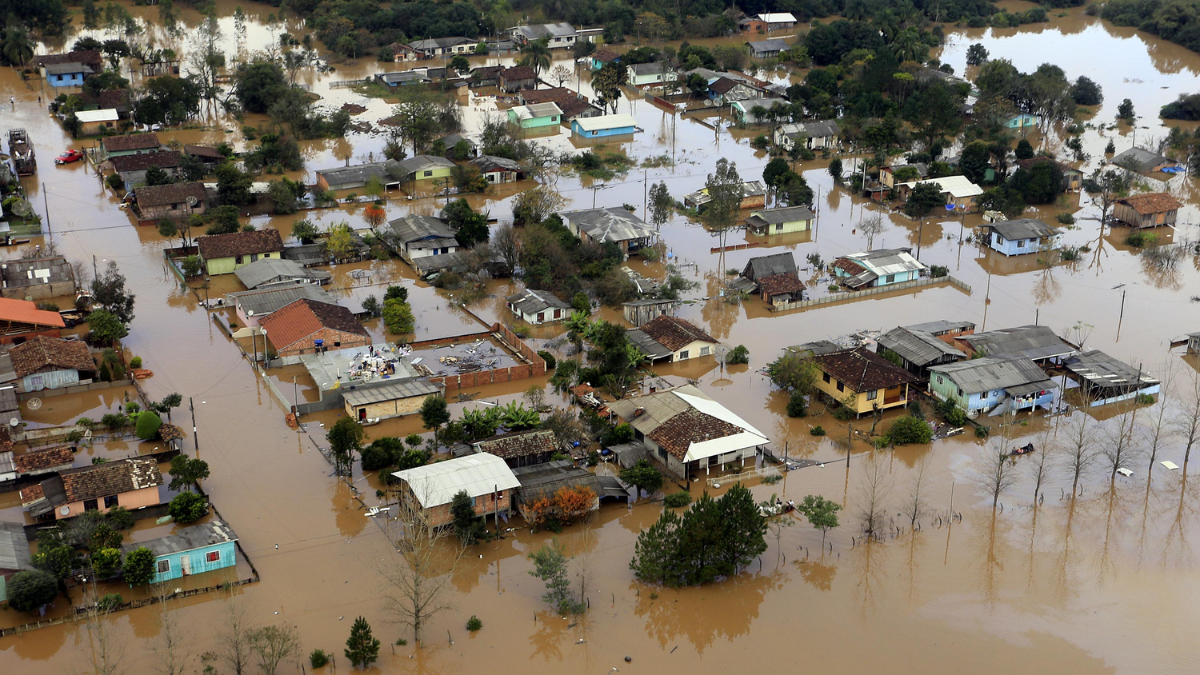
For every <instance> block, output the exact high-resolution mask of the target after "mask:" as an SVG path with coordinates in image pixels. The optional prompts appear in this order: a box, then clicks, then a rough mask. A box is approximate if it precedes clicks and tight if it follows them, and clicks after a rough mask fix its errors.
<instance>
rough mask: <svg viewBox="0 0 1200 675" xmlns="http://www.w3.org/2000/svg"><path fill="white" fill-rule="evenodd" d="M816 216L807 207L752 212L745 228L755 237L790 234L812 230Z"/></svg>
mask: <svg viewBox="0 0 1200 675" xmlns="http://www.w3.org/2000/svg"><path fill="white" fill-rule="evenodd" d="M815 219H816V216H814V215H813V212H812V211H810V210H809V209H808V207H807V206H789V207H786V208H781V209H763V210H762V211H753V212H751V214H750V217H749V218H747V219H746V227H748V228H749V229H750V231H751V232H753V233H754V234H757V235H771V234H791V233H793V232H807V231H809V230H811V229H812V224H813V220H815Z"/></svg>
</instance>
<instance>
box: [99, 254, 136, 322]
mask: <svg viewBox="0 0 1200 675" xmlns="http://www.w3.org/2000/svg"><path fill="white" fill-rule="evenodd" d="M133 299H134V295H133V294H132V293H128V292H126V291H125V275H123V274H121V270H120V269H119V268H118V267H117V263H116V261H114V260H110V261H108V266H107V267H105V268H104V274H103V276H100V277H99V278H97V279H94V280H92V301H93V302H94V303H95V304H97V305H99V306H100V308H101V309H103V310H105V311H107V312H109V313H110V314H112V315H113V316H115V317H116V318H117V320H118V321H120V322H121V323H122V324H123V325H126V326H128V325H129V324H130V323H131V322H132V321H133Z"/></svg>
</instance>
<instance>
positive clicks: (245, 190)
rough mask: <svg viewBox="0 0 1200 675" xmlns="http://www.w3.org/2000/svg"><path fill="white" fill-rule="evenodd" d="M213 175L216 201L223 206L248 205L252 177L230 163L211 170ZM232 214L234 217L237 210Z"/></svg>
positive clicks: (250, 196)
mask: <svg viewBox="0 0 1200 675" xmlns="http://www.w3.org/2000/svg"><path fill="white" fill-rule="evenodd" d="M213 175H214V176H216V178H217V200H218V201H220V202H221V204H222V205H223V206H245V205H246V204H249V203H250V199H251V198H252V195H251V194H250V186H251V185H253V184H254V177H253V176H251V175H250V174H248V173H245V172H243V171H242V170H241V169H238V168H237V167H236V166H234V165H233V163H232V162H223V163H221V164H220V165H218V166H217V168H216V169H213ZM233 213H234V214H235V217H236V213H237V210H236V209H235V210H234V211H233ZM235 231H236V230H235Z"/></svg>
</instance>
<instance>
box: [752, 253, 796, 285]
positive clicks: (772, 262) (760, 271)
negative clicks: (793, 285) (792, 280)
mask: <svg viewBox="0 0 1200 675" xmlns="http://www.w3.org/2000/svg"><path fill="white" fill-rule="evenodd" d="M774 274H791V275H793V276H795V275H796V274H798V271H797V269H796V259H795V258H794V257H792V254H791V253H790V252H788V253H773V254H771V255H760V256H757V257H754V258H751V259H750V260H749V261H747V262H746V267H745V268H743V269H742V276H744V277H746V278H747V279H749V280H751V281H755V282H757V281H758V280H759V279H762V278H764V277H769V276H772V275H774Z"/></svg>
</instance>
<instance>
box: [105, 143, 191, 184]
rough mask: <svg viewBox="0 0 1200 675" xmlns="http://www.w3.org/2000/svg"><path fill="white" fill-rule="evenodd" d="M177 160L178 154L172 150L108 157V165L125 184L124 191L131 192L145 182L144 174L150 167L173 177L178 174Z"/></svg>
mask: <svg viewBox="0 0 1200 675" xmlns="http://www.w3.org/2000/svg"><path fill="white" fill-rule="evenodd" d="M179 158H180V155H179V153H178V152H175V151H174V150H161V151H158V152H147V153H145V154H139V155H120V156H118V157H109V158H108V163H109V164H110V165H112V168H113V171H116V172H117V175H118V176H120V177H121V181H122V182H124V183H125V189H126V190H131V189H133V187H134V186H135V185H142V184H144V183H145V182H146V172H147V171H149V170H150V169H151V168H152V167H157V168H159V169H162V171H163V173H165V174H167V175H168V176H171V177H174V176H175V175H176V174H178V173H179Z"/></svg>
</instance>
